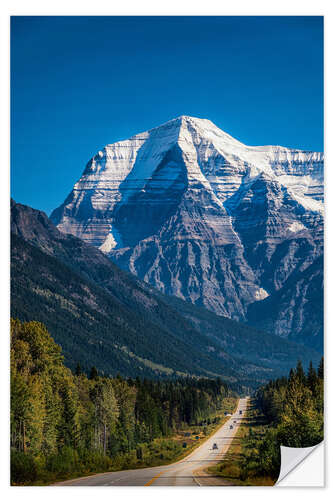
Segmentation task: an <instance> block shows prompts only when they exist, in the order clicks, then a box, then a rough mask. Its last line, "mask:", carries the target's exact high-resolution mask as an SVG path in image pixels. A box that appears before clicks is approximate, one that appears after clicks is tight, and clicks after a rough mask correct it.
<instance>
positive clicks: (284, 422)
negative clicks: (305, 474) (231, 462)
mask: <svg viewBox="0 0 333 500" xmlns="http://www.w3.org/2000/svg"><path fill="white" fill-rule="evenodd" d="M255 404H256V406H257V409H258V413H259V414H261V415H264V417H265V421H266V424H268V427H267V431H266V432H265V434H264V437H263V438H261V437H260V438H259V439H258V437H257V436H256V435H255V434H254V433H253V432H251V429H250V433H249V436H248V439H247V443H246V446H245V447H246V449H247V450H248V453H246V454H245V456H244V458H243V464H242V468H243V476H244V477H246V476H247V475H248V474H249V473H250V474H252V475H254V476H258V477H260V476H269V477H271V478H273V479H274V480H276V479H277V478H278V476H279V473H280V459H281V457H280V445H283V446H289V447H293V448H299V447H301V448H303V447H309V446H314V445H316V444H318V443H320V442H321V441H322V440H323V438H324V361H323V358H322V359H321V361H320V364H319V366H318V368H317V369H315V368H314V367H313V364H312V362H310V365H309V368H308V370H307V373H305V372H304V369H303V366H302V363H301V362H300V361H299V362H298V364H297V367H296V369H292V370H290V374H289V377H282V378H279V379H277V380H273V381H271V382H269V383H268V384H266V385H265V386H263V387H260V388H259V389H258V390H257V392H256V394H255Z"/></svg>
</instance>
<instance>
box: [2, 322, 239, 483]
mask: <svg viewBox="0 0 333 500" xmlns="http://www.w3.org/2000/svg"><path fill="white" fill-rule="evenodd" d="M230 395H231V393H230V389H229V388H228V386H227V385H226V384H225V383H223V382H222V381H221V380H220V379H216V380H209V379H198V378H196V379H190V378H183V379H179V380H173V381H165V382H161V381H148V380H146V379H143V380H140V379H130V378H129V379H124V378H122V377H120V376H118V377H115V378H109V377H101V376H99V375H98V372H97V370H96V369H95V368H94V367H93V368H92V369H91V371H90V376H89V378H88V377H87V376H86V375H85V374H84V373H82V371H81V368H80V366H79V365H78V366H77V367H76V371H75V374H73V373H72V371H71V370H69V369H68V368H66V367H65V366H64V364H63V356H62V353H61V348H60V347H59V346H58V345H57V344H56V343H55V342H54V340H53V339H52V337H51V336H50V335H49V333H48V331H47V329H46V328H45V326H44V325H43V324H41V323H38V322H27V323H21V322H20V321H18V320H12V322H11V433H10V441H11V452H12V453H11V458H12V460H11V480H12V483H13V484H31V483H33V482H35V481H40V482H43V481H44V482H45V481H46V482H47V481H50V480H56V479H57V478H63V477H70V476H75V475H82V474H86V473H89V472H99V471H106V470H111V469H112V470H116V469H121V468H128V467H139V466H144V465H155V464H156V463H163V461H165V460H170V459H171V460H172V459H174V458H176V457H177V456H179V455H180V454H181V453H182V449H183V446H182V445H185V447H186V446H187V442H186V441H185V443H182V444H179V442H178V441H175V440H173V439H171V436H172V435H173V434H174V433H179V432H180V431H181V429H186V428H187V427H188V426H190V425H192V426H193V425H194V426H197V427H196V428H195V430H196V433H197V434H201V433H202V432H203V433H204V434H205V432H206V431H208V430H209V428H210V427H209V425H210V424H211V418H214V419H215V423H216V422H217V420H216V411H217V410H221V409H222V408H223V407H224V408H226V407H225V406H224V404H225V402H226V401H227V397H228V396H230ZM214 415H215V416H214ZM192 430H193V429H192ZM191 434H192V433H191ZM189 435H190V434H189ZM168 437H169V438H170V439H165V438H168ZM193 439H194V437H193ZM190 442H192V441H191V440H190Z"/></svg>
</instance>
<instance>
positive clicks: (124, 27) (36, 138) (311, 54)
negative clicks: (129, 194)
mask: <svg viewBox="0 0 333 500" xmlns="http://www.w3.org/2000/svg"><path fill="white" fill-rule="evenodd" d="M182 114H184V115H191V116H196V117H200V118H208V119H210V120H212V121H213V122H214V123H215V124H216V125H217V126H219V127H220V128H222V129H223V130H225V131H226V132H228V133H229V134H231V135H233V136H234V137H236V138H237V139H239V140H241V141H242V142H245V143H247V144H250V145H256V144H260V145H264V144H280V145H283V146H288V147H295V148H301V149H307V150H316V151H323V21H322V18H321V17H278V16H276V17H13V18H12V20H11V184H12V186H11V188H12V196H13V197H14V199H15V200H16V201H18V202H21V203H25V204H28V205H30V206H33V207H34V208H39V209H41V210H45V211H46V212H47V213H48V214H49V213H50V212H51V211H52V209H54V208H55V207H57V206H58V205H59V204H60V203H62V201H63V200H64V198H65V197H66V196H67V194H68V193H69V191H70V190H71V189H72V186H73V184H74V182H75V181H76V180H77V179H78V178H79V177H80V176H81V174H82V172H83V169H84V167H85V165H86V163H87V162H88V160H89V159H90V158H91V156H93V155H94V154H95V153H96V152H97V151H98V150H99V149H101V148H102V147H103V146H104V145H105V144H109V143H112V142H115V141H117V140H121V139H126V138H128V137H130V136H131V135H133V134H135V133H138V132H142V131H144V130H147V129H149V128H152V127H154V126H157V125H159V124H161V123H163V122H165V121H167V120H169V119H171V118H174V117H176V116H179V115H182Z"/></svg>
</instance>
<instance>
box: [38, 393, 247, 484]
mask: <svg viewBox="0 0 333 500" xmlns="http://www.w3.org/2000/svg"><path fill="white" fill-rule="evenodd" d="M237 404H238V398H234V397H229V398H225V399H224V401H223V404H222V406H221V408H220V409H219V410H217V411H216V412H214V413H212V414H211V415H210V416H209V417H208V418H207V419H205V420H203V421H202V422H200V424H197V425H195V424H193V425H187V426H183V427H182V428H181V429H178V430H177V432H175V433H174V434H173V435H171V436H169V437H161V438H156V439H154V440H153V441H151V442H149V443H141V444H139V445H138V446H137V449H133V450H131V451H129V452H127V453H122V454H118V455H116V456H115V457H112V458H109V457H105V462H104V463H103V460H102V461H101V463H100V464H99V465H98V466H95V465H94V464H92V465H91V466H84V465H82V467H79V468H78V469H79V470H75V471H74V470H72V471H71V470H68V471H66V472H63V473H59V472H58V473H53V472H51V471H47V470H46V469H45V464H42V463H41V467H38V462H39V461H40V459H37V460H36V461H37V468H38V469H39V470H40V472H39V471H38V473H37V477H38V479H37V480H36V481H34V482H32V483H30V485H31V486H46V485H49V484H54V483H56V482H61V481H66V480H70V479H76V478H79V477H85V476H91V475H93V474H99V473H105V472H116V471H120V470H129V469H142V468H145V467H158V466H161V465H169V464H172V463H174V462H176V461H179V460H182V459H183V458H185V457H186V456H187V455H189V454H190V453H192V451H194V450H195V449H196V448H197V447H198V446H200V445H201V444H203V443H204V442H205V441H206V440H207V439H208V438H209V437H210V436H211V435H212V434H213V433H214V432H215V431H216V430H217V429H218V428H219V427H221V426H222V425H223V424H224V423H225V422H226V421H227V420H228V418H229V417H228V416H225V415H224V413H225V412H227V413H232V412H233V411H234V410H235V409H236V407H237ZM185 443H186V446H185ZM138 449H140V451H139V452H138ZM69 469H70V467H69Z"/></svg>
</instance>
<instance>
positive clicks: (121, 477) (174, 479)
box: [55, 398, 247, 486]
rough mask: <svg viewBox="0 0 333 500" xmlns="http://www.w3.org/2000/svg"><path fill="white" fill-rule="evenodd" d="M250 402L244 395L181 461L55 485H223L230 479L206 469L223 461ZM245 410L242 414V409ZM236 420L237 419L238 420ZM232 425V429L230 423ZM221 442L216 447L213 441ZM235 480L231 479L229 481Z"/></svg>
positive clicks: (97, 475) (107, 473) (106, 473)
mask: <svg viewBox="0 0 333 500" xmlns="http://www.w3.org/2000/svg"><path fill="white" fill-rule="evenodd" d="M246 405H247V398H243V399H240V400H239V402H238V406H237V409H236V411H235V412H234V413H233V414H232V416H231V417H230V418H229V419H228V420H227V422H225V423H224V425H222V426H221V427H220V428H219V429H218V430H217V431H216V432H215V433H214V434H213V435H212V436H211V437H210V438H209V439H207V441H205V442H204V443H203V444H202V445H201V446H199V447H198V448H196V449H195V450H194V451H193V452H192V453H191V454H190V455H188V456H187V457H185V458H183V459H182V460H180V461H179V462H176V463H174V464H171V465H163V466H160V467H150V468H146V469H134V470H123V471H119V472H105V473H102V474H95V475H93V476H88V477H82V478H79V479H72V480H70V481H64V482H62V483H56V484H55V486H223V485H227V484H228V483H226V482H224V481H223V480H222V479H220V478H217V477H213V476H209V475H208V474H206V473H205V472H204V469H206V468H207V467H209V466H211V465H214V464H215V463H217V462H220V461H221V460H222V459H223V456H224V455H225V453H226V452H227V450H228V448H229V446H230V444H231V441H232V440H233V438H234V436H235V434H236V432H237V429H238V427H239V424H240V422H241V420H242V419H243V418H244V416H245V415H244V413H245V409H246ZM240 411H242V414H240V413H239V412H240ZM234 421H236V422H234ZM231 425H232V427H233V428H232V429H231V428H230V426H231ZM214 443H216V444H217V446H218V449H217V450H213V444H214ZM229 484H231V483H229Z"/></svg>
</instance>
